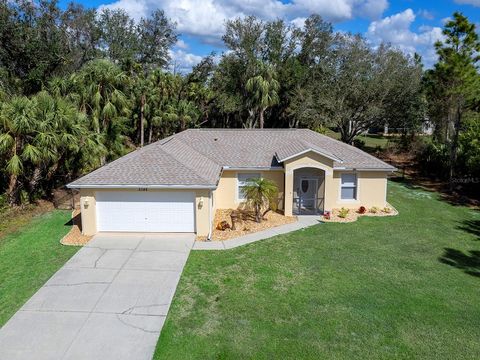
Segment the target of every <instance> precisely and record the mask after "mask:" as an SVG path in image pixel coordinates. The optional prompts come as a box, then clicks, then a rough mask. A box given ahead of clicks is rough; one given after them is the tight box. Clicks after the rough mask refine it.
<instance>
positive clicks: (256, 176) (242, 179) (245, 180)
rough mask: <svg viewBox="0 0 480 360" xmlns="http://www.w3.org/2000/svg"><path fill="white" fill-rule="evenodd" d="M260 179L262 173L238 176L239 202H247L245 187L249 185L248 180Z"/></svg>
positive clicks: (239, 174) (240, 174)
mask: <svg viewBox="0 0 480 360" xmlns="http://www.w3.org/2000/svg"><path fill="white" fill-rule="evenodd" d="M250 179H260V173H238V174H237V194H238V195H237V196H238V200H245V195H244V193H243V187H244V186H245V185H248V180H250Z"/></svg>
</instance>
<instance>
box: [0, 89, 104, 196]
mask: <svg viewBox="0 0 480 360" xmlns="http://www.w3.org/2000/svg"><path fill="white" fill-rule="evenodd" d="M0 120H1V121H0V134H1V135H0V155H2V157H3V158H4V159H5V161H6V166H5V168H6V171H7V173H8V176H9V184H8V189H7V199H8V202H9V203H10V204H11V205H18V204H19V203H20V200H21V199H20V192H19V190H20V188H22V187H23V188H24V189H25V190H27V191H28V195H29V198H30V201H32V200H33V199H34V197H35V195H36V194H37V192H38V190H37V187H38V184H39V183H40V181H41V180H42V179H44V180H45V183H46V189H51V188H52V187H53V186H54V185H55V184H54V177H55V175H57V174H58V172H59V171H60V172H62V173H63V174H65V172H67V171H68V169H74V170H75V169H78V168H82V167H83V166H84V164H89V161H91V158H92V154H93V155H95V154H99V153H104V148H103V146H102V145H101V144H99V143H98V141H95V140H94V139H90V136H89V129H88V121H87V119H86V116H85V114H83V113H81V112H79V111H78V110H77V107H76V106H75V104H73V103H71V102H69V101H67V100H65V99H64V98H63V97H58V96H52V95H50V94H49V93H47V92H45V91H42V92H40V93H38V94H37V95H35V96H33V97H32V98H30V99H29V98H27V97H14V98H12V99H10V100H9V101H6V102H5V103H4V104H3V106H2V108H1V109H0ZM83 154H88V157H87V156H84V155H83ZM87 159H90V160H87ZM44 189H45V188H44Z"/></svg>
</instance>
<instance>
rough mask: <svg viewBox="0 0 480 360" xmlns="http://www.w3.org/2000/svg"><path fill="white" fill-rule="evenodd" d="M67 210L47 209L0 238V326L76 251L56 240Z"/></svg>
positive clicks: (61, 233) (62, 230)
mask: <svg viewBox="0 0 480 360" xmlns="http://www.w3.org/2000/svg"><path fill="white" fill-rule="evenodd" d="M69 220H70V212H69V211H60V210H55V211H50V212H48V213H46V214H43V215H40V216H38V217H35V218H33V219H32V220H31V221H30V222H29V223H28V225H24V226H23V227H22V228H20V229H19V230H17V231H16V232H13V233H10V234H8V235H5V236H3V237H0V304H1V306H0V326H2V325H3V324H5V323H6V322H7V320H8V319H9V318H10V317H11V316H12V315H13V314H14V313H15V312H16V311H17V310H18V309H19V308H20V307H21V306H22V305H23V304H24V303H25V302H26V301H27V300H28V299H29V298H30V297H31V296H32V295H33V294H34V293H35V292H36V291H37V290H38V289H39V288H40V287H41V286H42V285H43V284H44V283H45V282H46V281H47V280H48V279H49V278H50V277H51V276H52V275H53V274H54V273H55V272H56V271H57V270H58V269H59V268H60V267H61V266H62V265H63V264H64V263H65V262H66V261H67V260H68V259H69V258H70V257H71V256H72V255H73V254H74V253H75V252H76V251H77V250H78V248H77V247H68V246H63V245H61V244H60V243H59V241H60V239H61V238H62V237H63V236H64V235H65V234H66V233H67V232H68V230H69V229H70V226H66V225H65V224H66V223H67V222H68V221H69Z"/></svg>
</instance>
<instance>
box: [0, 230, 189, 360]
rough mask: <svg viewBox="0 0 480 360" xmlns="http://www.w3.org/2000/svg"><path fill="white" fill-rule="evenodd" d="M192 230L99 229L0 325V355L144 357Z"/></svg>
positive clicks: (163, 313)
mask: <svg viewBox="0 0 480 360" xmlns="http://www.w3.org/2000/svg"><path fill="white" fill-rule="evenodd" d="M194 239H195V235H194V234H99V235H97V236H95V238H94V239H93V240H92V241H90V242H89V243H88V244H87V245H86V246H84V247H83V248H82V249H80V250H79V251H78V252H77V253H76V254H75V255H74V256H73V257H72V258H71V259H70V260H69V261H68V262H67V263H66V264H65V265H64V266H63V267H62V268H61V269H60V270H59V271H58V272H57V273H56V274H55V275H54V276H52V278H51V279H50V280H48V282H47V283H46V284H45V285H44V286H43V287H42V288H40V289H39V290H38V291H37V293H35V294H34V295H33V296H32V298H31V299H30V300H29V301H28V302H27V303H26V304H25V305H24V306H23V307H22V308H21V309H20V310H19V311H18V312H17V313H16V314H15V315H14V316H13V317H12V318H11V319H10V320H9V321H8V322H7V323H6V324H5V325H4V326H3V327H2V328H1V329H0V359H9V360H16V359H37V360H43V359H48V360H52V359H92V360H93V359H102V360H109V359H115V360H119V359H132V360H136V359H151V358H152V356H153V352H154V350H155V346H156V343H157V340H158V336H159V334H160V331H161V329H162V326H163V323H164V321H165V317H166V315H167V312H168V309H169V307H170V303H171V301H172V298H173V295H174V293H175V289H176V287H177V284H178V281H179V280H180V275H181V273H182V270H183V267H184V265H185V263H186V261H187V258H188V255H189V252H190V249H191V248H192V245H193V242H194Z"/></svg>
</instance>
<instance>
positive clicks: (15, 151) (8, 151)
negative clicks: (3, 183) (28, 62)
mask: <svg viewBox="0 0 480 360" xmlns="http://www.w3.org/2000/svg"><path fill="white" fill-rule="evenodd" d="M0 120H1V121H0V154H1V155H2V156H3V157H4V159H5V161H6V166H5V171H6V173H7V174H8V178H9V179H8V187H7V192H6V195H7V201H8V203H9V204H10V205H18V204H19V203H20V193H19V187H18V178H19V176H20V175H21V174H22V173H23V169H24V161H25V160H28V159H30V160H33V161H36V160H37V159H38V158H39V156H40V155H39V153H38V150H37V149H36V148H35V147H33V146H32V145H30V142H31V140H32V138H33V137H34V135H35V125H36V124H35V121H34V119H33V116H32V102H31V101H30V99H28V98H27V97H25V96H19V97H14V98H12V99H10V101H8V102H5V103H3V106H2V108H1V111H0Z"/></svg>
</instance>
